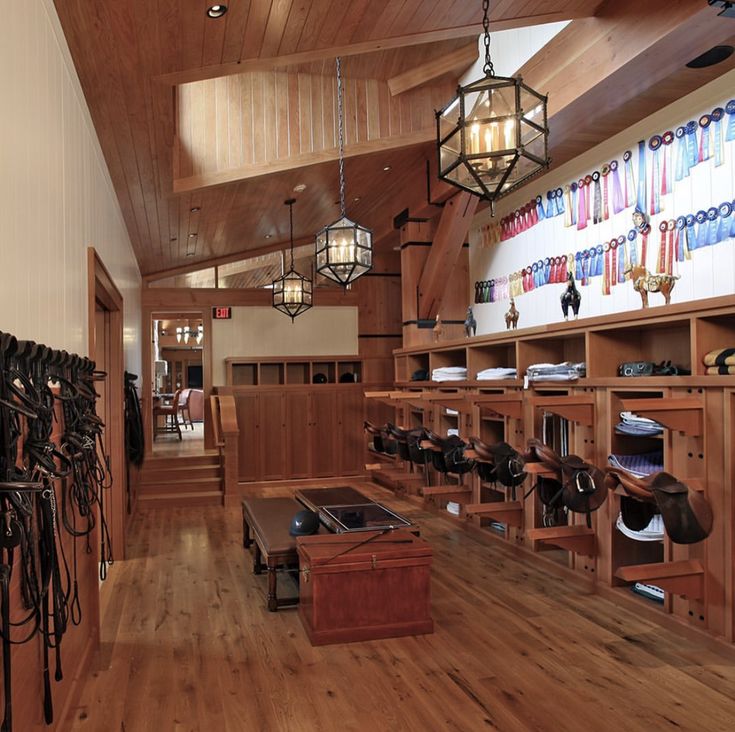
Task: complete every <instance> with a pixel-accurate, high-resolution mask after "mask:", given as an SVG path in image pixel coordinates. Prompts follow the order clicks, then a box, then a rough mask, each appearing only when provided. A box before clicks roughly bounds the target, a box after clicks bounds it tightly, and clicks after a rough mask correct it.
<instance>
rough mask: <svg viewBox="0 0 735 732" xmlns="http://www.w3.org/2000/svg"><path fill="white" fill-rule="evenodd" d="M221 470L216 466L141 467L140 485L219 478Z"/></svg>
mask: <svg viewBox="0 0 735 732" xmlns="http://www.w3.org/2000/svg"><path fill="white" fill-rule="evenodd" d="M220 477H222V468H221V467H220V465H219V464H217V465H186V466H177V467H175V468H158V467H156V468H151V467H150V466H148V465H144V466H143V470H142V471H141V472H140V482H141V483H166V482H169V481H174V480H176V481H188V480H192V479H195V480H196V479H199V478H220Z"/></svg>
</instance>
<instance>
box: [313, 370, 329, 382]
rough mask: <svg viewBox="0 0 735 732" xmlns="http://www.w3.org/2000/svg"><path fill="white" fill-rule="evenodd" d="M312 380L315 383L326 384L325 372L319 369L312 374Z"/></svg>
mask: <svg viewBox="0 0 735 732" xmlns="http://www.w3.org/2000/svg"><path fill="white" fill-rule="evenodd" d="M312 381H313V382H314V383H315V384H326V383H327V377H326V375H325V374H323V373H321V371H320V372H318V373H316V374H314V378H313V379H312Z"/></svg>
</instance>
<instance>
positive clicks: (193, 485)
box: [138, 478, 222, 496]
mask: <svg viewBox="0 0 735 732" xmlns="http://www.w3.org/2000/svg"><path fill="white" fill-rule="evenodd" d="M221 487H222V479H221V478H184V479H180V480H158V481H147V482H145V483H140V484H139V485H138V495H139V496H145V495H152V494H164V493H165V494H169V493H170V494H173V495H178V494H183V493H196V492H199V491H202V490H220V489H221Z"/></svg>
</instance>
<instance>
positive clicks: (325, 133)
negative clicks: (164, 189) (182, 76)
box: [174, 71, 454, 178]
mask: <svg viewBox="0 0 735 732" xmlns="http://www.w3.org/2000/svg"><path fill="white" fill-rule="evenodd" d="M453 90H454V85H453V84H452V83H451V82H450V81H444V82H441V83H438V84H435V85H432V86H427V87H422V88H420V89H415V90H412V91H409V92H406V93H404V94H401V95H399V96H397V97H392V96H391V94H390V91H389V89H388V83H387V82H386V81H384V80H378V79H344V109H345V111H344V119H345V145H346V146H350V145H355V144H357V143H365V142H370V141H374V140H379V139H385V138H395V137H399V136H406V135H410V134H412V133H423V132H426V133H427V135H428V137H426V139H430V138H431V136H432V135H433V134H434V126H433V119H434V114H433V110H434V109H438V108H440V107H441V106H443V105H444V104H445V103H446V100H447V99H449V98H450V97H451V95H452V92H453ZM177 94H178V96H177V142H178V144H177V147H176V150H177V155H176V156H175V162H174V177H175V178H191V177H196V176H198V175H201V174H204V173H213V172H220V171H224V170H232V169H238V168H245V167H247V166H250V165H257V164H261V163H267V162H271V161H275V160H283V159H285V158H289V157H294V156H298V155H306V154H309V153H318V152H321V151H332V152H333V153H334V152H336V147H337V81H336V71H335V73H334V74H332V75H327V76H320V75H316V74H304V73H286V72H283V71H263V72H251V73H246V74H239V75H237V76H229V77H222V78H218V79H210V80H206V81H199V82H192V83H189V84H183V85H181V86H179V87H177ZM348 152H349V151H348ZM331 157H333V155H326V154H325V156H324V159H325V160H329V159H331Z"/></svg>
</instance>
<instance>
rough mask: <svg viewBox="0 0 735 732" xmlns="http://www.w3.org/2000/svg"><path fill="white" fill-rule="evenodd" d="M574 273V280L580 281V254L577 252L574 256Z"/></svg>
mask: <svg viewBox="0 0 735 732" xmlns="http://www.w3.org/2000/svg"><path fill="white" fill-rule="evenodd" d="M574 264H575V265H576V266H575V270H576V271H575V273H574V278H575V279H576V280H577V281H578V282H581V281H582V252H577V253H576V254H575V255H574Z"/></svg>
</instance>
